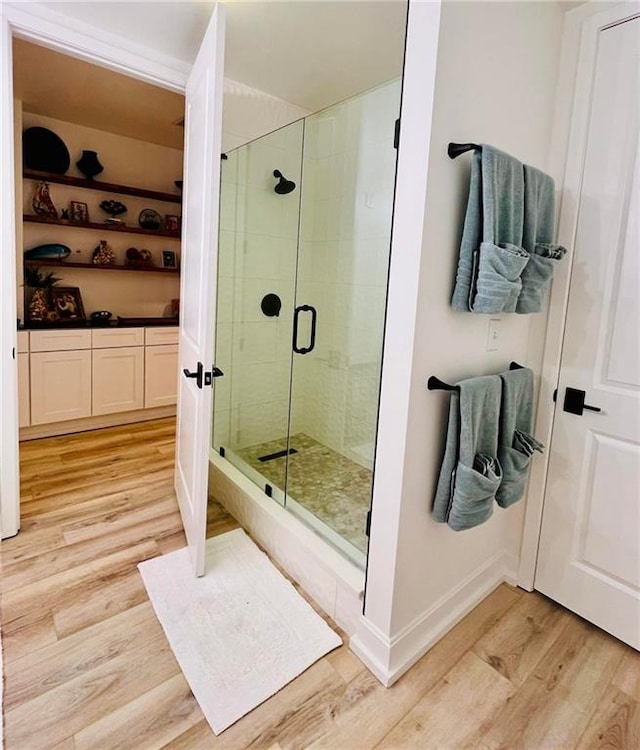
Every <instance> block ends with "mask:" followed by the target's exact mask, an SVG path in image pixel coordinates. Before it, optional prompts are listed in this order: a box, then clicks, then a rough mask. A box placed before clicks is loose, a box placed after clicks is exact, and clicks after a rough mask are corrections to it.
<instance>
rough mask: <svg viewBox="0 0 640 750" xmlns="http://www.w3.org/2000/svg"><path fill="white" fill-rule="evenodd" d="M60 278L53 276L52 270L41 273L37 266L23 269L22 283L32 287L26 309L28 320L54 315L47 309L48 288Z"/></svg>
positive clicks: (49, 317)
mask: <svg viewBox="0 0 640 750" xmlns="http://www.w3.org/2000/svg"><path fill="white" fill-rule="evenodd" d="M58 281H60V279H59V278H58V277H57V276H54V274H53V271H49V272H48V273H42V272H41V271H40V269H39V268H25V269H24V283H25V285H26V286H28V287H30V288H31V289H33V294H32V295H31V300H30V301H29V306H28V308H27V309H28V311H29V320H32V321H38V322H43V321H47V320H50V319H51V318H52V317H54V316H55V313H53V312H52V311H51V310H50V309H49V300H48V296H49V290H50V289H51V287H52V286H53V285H54V284H56V283H57V282H58Z"/></svg>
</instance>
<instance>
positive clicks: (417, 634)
mask: <svg viewBox="0 0 640 750" xmlns="http://www.w3.org/2000/svg"><path fill="white" fill-rule="evenodd" d="M514 561H515V558H512V556H507V555H503V554H499V555H496V556H495V557H493V558H492V559H491V560H489V561H488V562H487V563H486V564H485V565H484V566H483V567H482V568H480V570H478V571H476V572H475V573H473V574H472V575H471V576H469V577H468V578H467V579H466V580H464V581H462V583H461V584H460V585H459V586H457V587H456V588H455V589H454V590H453V591H450V592H448V593H447V594H446V595H445V596H443V597H442V598H441V599H440V600H439V601H437V602H436V603H435V604H434V605H433V606H432V607H430V608H429V609H428V610H427V611H426V612H423V613H422V614H421V615H420V616H419V617H417V618H416V619H415V620H414V621H413V622H411V623H409V624H408V625H407V626H406V627H404V628H403V629H402V630H401V631H400V632H398V633H396V634H395V635H394V636H393V637H392V638H388V637H387V636H386V635H385V634H384V633H383V632H382V631H381V630H380V629H379V628H377V627H376V626H375V625H374V624H373V623H372V622H370V621H369V620H367V618H366V617H362V618H361V620H360V628H359V629H358V632H357V634H356V635H355V636H354V637H353V638H351V641H350V643H349V645H350V648H351V650H352V651H353V652H354V653H355V654H356V655H357V656H358V658H360V659H361V660H362V661H363V662H364V664H365V665H366V666H367V667H368V668H369V669H370V670H371V672H373V674H374V675H375V676H376V677H377V678H378V679H379V680H380V682H382V684H383V685H385V686H386V687H389V686H391V685H393V683H394V682H396V680H398V679H399V678H400V677H401V676H402V675H403V674H404V673H405V672H406V671H407V670H408V669H410V668H411V667H412V666H413V665H414V664H415V663H416V662H417V661H418V660H419V659H420V658H421V657H422V656H423V655H424V654H425V653H426V652H427V651H428V650H429V649H430V648H431V647H432V646H433V645H434V644H435V643H437V642H438V641H439V640H440V639H441V638H442V637H443V636H444V635H445V634H446V633H448V632H449V630H451V628H452V627H454V625H456V624H457V623H458V622H460V620H461V619H462V618H463V617H464V616H465V615H466V614H468V613H469V612H470V611H471V610H472V609H473V608H474V607H476V606H477V605H478V604H479V603H480V602H481V601H482V600H483V599H484V598H485V597H487V596H488V595H489V594H490V593H491V592H492V591H493V590H494V589H495V588H496V587H497V586H499V585H500V584H501V583H503V582H504V581H507V580H512V579H513V577H514V575H515V569H514Z"/></svg>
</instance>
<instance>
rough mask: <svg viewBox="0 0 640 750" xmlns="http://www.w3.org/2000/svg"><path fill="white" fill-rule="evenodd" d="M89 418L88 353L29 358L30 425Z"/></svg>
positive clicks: (42, 355) (54, 354)
mask: <svg viewBox="0 0 640 750" xmlns="http://www.w3.org/2000/svg"><path fill="white" fill-rule="evenodd" d="M89 416H91V352H90V351H88V350H81V351H65V352H36V353H34V354H32V355H31V424H32V425H35V424H47V423H49V422H63V421H64V420H66V419H81V418H82V417H89Z"/></svg>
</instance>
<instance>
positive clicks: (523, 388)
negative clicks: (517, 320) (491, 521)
mask: <svg viewBox="0 0 640 750" xmlns="http://www.w3.org/2000/svg"><path fill="white" fill-rule="evenodd" d="M499 377H500V381H501V384H502V397H501V404H500V445H499V447H498V460H499V462H500V466H501V467H502V482H501V483H500V487H499V488H498V491H497V493H496V500H497V502H498V505H500V506H501V507H503V508H508V507H509V506H510V505H513V503H515V502H517V501H518V500H520V498H521V497H522V496H523V495H524V490H525V486H526V484H527V476H528V473H529V462H530V460H531V456H532V455H533V452H534V451H536V450H537V451H540V452H542V448H543V446H542V444H541V443H539V442H538V441H537V440H536V439H535V438H534V437H533V436H532V435H531V431H532V429H533V372H532V370H530V369H529V368H528V367H522V368H520V369H517V370H509V371H508V372H503V373H501V374H500V376H499Z"/></svg>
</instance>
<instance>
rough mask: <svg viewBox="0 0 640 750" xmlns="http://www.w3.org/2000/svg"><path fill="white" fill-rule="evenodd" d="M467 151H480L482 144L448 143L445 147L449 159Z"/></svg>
mask: <svg viewBox="0 0 640 750" xmlns="http://www.w3.org/2000/svg"><path fill="white" fill-rule="evenodd" d="M467 151H482V146H480V145H479V144H477V143H450V144H449V146H448V148H447V154H448V156H449V158H450V159H457V158H458V156H460V154H466V153H467Z"/></svg>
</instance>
